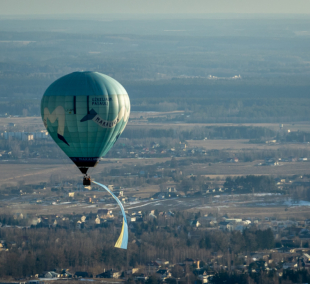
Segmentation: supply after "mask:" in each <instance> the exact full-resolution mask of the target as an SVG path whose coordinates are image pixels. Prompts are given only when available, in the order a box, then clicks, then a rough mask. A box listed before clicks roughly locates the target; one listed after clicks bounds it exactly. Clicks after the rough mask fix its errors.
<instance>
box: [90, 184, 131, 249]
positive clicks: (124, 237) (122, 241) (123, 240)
mask: <svg viewBox="0 0 310 284" xmlns="http://www.w3.org/2000/svg"><path fill="white" fill-rule="evenodd" d="M92 182H93V183H95V184H98V185H99V186H101V187H102V188H103V189H105V190H106V191H107V192H109V193H110V194H111V195H112V197H113V198H114V199H115V200H116V202H117V203H118V205H119V207H120V208H121V210H122V214H123V227H122V231H121V234H120V236H119V238H118V240H117V242H116V244H115V247H117V248H122V249H127V245H128V224H127V219H126V214H125V209H124V206H123V204H122V203H121V202H120V200H119V199H118V198H117V197H116V196H115V195H114V194H113V193H112V191H111V190H110V189H108V188H107V187H106V186H105V185H103V184H101V183H99V182H96V181H92Z"/></svg>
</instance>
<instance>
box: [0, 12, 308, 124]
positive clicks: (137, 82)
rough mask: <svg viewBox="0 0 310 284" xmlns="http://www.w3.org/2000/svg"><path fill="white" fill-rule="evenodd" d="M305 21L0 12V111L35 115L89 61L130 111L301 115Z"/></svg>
mask: <svg viewBox="0 0 310 284" xmlns="http://www.w3.org/2000/svg"><path fill="white" fill-rule="evenodd" d="M309 28H310V20H309V19H308V18H300V19H297V18H296V19H294V20H292V19H291V18H289V17H288V18H285V17H283V18H281V19H280V18H278V19H273V18H272V17H270V18H263V19H262V18H261V19H260V18H253V19H247V18H244V19H241V18H240V19H239V18H238V19H167V18H165V19H164V18H158V19H156V17H155V18H153V19H138V18H135V19H123V18H122V19H117V18H115V19H111V20H108V21H102V20H98V19H93V18H92V19H86V18H85V19H84V18H83V19H79V20H76V19H69V20H68V19H57V20H55V19H48V20H42V19H29V20H26V19H15V20H14V21H13V20H8V19H0V115H4V114H9V115H23V114H25V113H27V115H39V112H40V111H39V108H40V100H41V97H42V95H43V93H44V91H45V90H46V88H47V87H48V86H49V85H50V84H51V83H52V82H53V81H54V80H56V79H58V78H60V77H61V76H63V75H65V74H68V73H71V72H74V71H81V70H91V71H98V72H101V73H104V74H107V75H109V76H111V77H113V78H115V79H116V80H118V81H119V82H120V83H121V84H122V85H123V86H124V87H125V89H126V90H127V91H128V94H129V96H130V100H131V105H132V111H173V110H182V111H185V115H183V116H182V115H180V116H177V117H174V118H172V120H175V121H184V122H196V123H202V122H215V123H216V122H232V123H233V122H236V123H239V122H240V123H243V122H279V123H287V122H293V121H301V120H304V121H305V120H308V121H309V120H310V114H309V107H310V96H309V90H310V88H309V87H310V82H309V74H310V67H309V64H308V62H310V55H309V37H308V36H305V35H304V34H303V32H302V31H305V30H307V29H309ZM175 31H179V32H175ZM239 75H240V77H239ZM167 120H169V118H168V117H167Z"/></svg>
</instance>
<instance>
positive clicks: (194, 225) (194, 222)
mask: <svg viewBox="0 0 310 284" xmlns="http://www.w3.org/2000/svg"><path fill="white" fill-rule="evenodd" d="M190 224H191V226H193V227H196V228H198V227H199V226H200V225H201V224H200V223H199V221H198V220H191V221H190Z"/></svg>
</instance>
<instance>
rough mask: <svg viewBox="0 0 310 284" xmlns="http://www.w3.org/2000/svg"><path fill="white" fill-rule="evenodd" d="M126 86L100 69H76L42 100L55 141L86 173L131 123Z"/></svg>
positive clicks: (47, 123) (48, 91) (87, 178)
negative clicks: (80, 70) (98, 70)
mask: <svg viewBox="0 0 310 284" xmlns="http://www.w3.org/2000/svg"><path fill="white" fill-rule="evenodd" d="M129 114H130V101H129V97H128V94H127V92H126V90H125V89H124V87H123V86H122V85H121V84H120V83H118V82H117V81H116V80H114V79H113V78H111V77H109V76H107V75H103V74H101V73H98V72H74V73H71V74H69V75H66V76H64V77H61V78H60V79H58V80H56V81H55V82H54V83H52V84H51V85H50V86H49V87H48V88H47V90H46V91H45V93H44V95H43V98H42V101H41V115H42V119H43V123H44V125H45V127H46V129H47V131H48V132H49V134H50V135H51V137H52V138H53V139H54V141H55V142H56V144H57V145H58V146H59V147H60V148H61V150H63V151H64V152H65V154H66V155H67V156H68V157H69V158H70V159H71V160H72V161H73V162H74V163H75V164H76V166H77V167H78V168H79V169H80V171H81V172H82V173H83V174H84V175H85V176H84V181H83V182H84V184H85V185H88V184H90V179H89V177H88V176H87V171H88V169H89V168H90V167H95V166H96V165H97V163H98V161H99V159H100V158H101V157H103V156H105V155H106V154H107V152H108V151H109V150H110V149H111V147H112V146H113V145H114V143H115V142H116V141H117V139H118V138H119V137H120V135H121V133H122V132H123V131H124V128H125V126H126V124H127V122H128V118H129Z"/></svg>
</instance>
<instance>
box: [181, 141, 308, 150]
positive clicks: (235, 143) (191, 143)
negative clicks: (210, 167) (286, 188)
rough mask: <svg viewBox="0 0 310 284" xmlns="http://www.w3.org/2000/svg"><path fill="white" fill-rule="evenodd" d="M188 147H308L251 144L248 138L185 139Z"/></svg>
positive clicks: (306, 147)
mask: <svg viewBox="0 0 310 284" xmlns="http://www.w3.org/2000/svg"><path fill="white" fill-rule="evenodd" d="M187 143H188V146H189V147H197V148H204V149H206V150H249V149H253V150H278V149H287V148H291V149H308V150H310V144H307V143H281V144H278V143H265V144H252V143H249V140H248V139H237V140H223V139H220V140H187Z"/></svg>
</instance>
